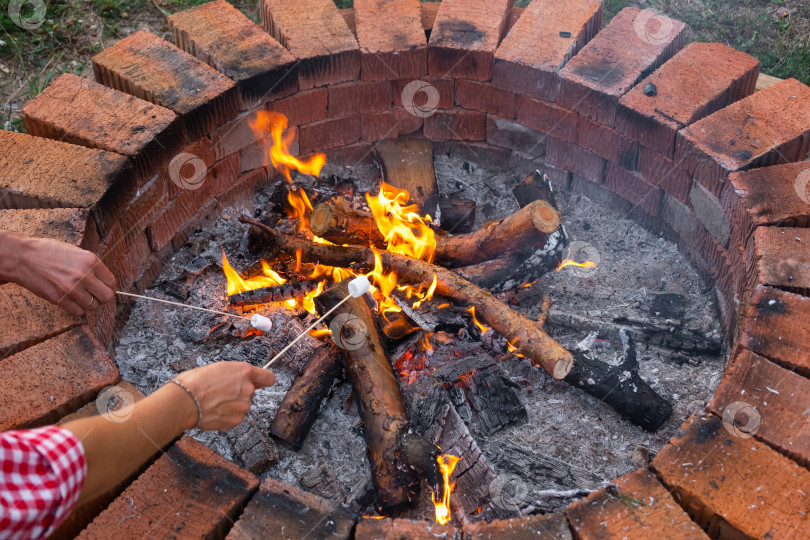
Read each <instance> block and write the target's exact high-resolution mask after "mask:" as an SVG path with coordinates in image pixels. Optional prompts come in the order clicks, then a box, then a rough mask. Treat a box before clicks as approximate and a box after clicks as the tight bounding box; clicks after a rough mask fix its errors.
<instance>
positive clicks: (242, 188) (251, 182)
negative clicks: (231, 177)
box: [217, 168, 271, 208]
mask: <svg viewBox="0 0 810 540" xmlns="http://www.w3.org/2000/svg"><path fill="white" fill-rule="evenodd" d="M270 180H271V176H270V174H268V172H267V169H265V168H259V169H254V170H252V171H248V172H243V174H241V175H240V176H239V178H238V179H237V180H236V183H235V184H234V186H233V187H232V188H230V189H228V190H227V191H224V192H222V193H220V194H219V195H217V201H219V205H220V207H221V208H227V207H229V206H231V205H233V204H236V203H237V202H239V201H242V200H244V199H246V198H248V197H250V196H251V195H253V194H254V193H256V192H257V191H259V189H261V188H262V187H264V186H268V185H270Z"/></svg>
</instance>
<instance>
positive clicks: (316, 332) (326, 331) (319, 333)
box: [309, 328, 332, 339]
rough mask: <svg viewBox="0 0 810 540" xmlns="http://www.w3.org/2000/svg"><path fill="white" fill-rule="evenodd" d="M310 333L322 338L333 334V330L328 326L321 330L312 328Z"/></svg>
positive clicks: (316, 337)
mask: <svg viewBox="0 0 810 540" xmlns="http://www.w3.org/2000/svg"><path fill="white" fill-rule="evenodd" d="M309 335H310V336H312V337H314V338H315V339H320V338H322V337H326V336H331V335H332V331H331V330H329V329H328V328H322V329H320V330H310V331H309Z"/></svg>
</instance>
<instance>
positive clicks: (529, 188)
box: [512, 170, 557, 208]
mask: <svg viewBox="0 0 810 540" xmlns="http://www.w3.org/2000/svg"><path fill="white" fill-rule="evenodd" d="M512 195H514V197H515V201H516V202H517V203H518V205H519V206H520V207H521V208H523V207H524V206H528V205H530V204H531V203H533V202H534V201H538V200H539V201H548V202H550V203H551V204H552V206H554V207H555V208H556V207H557V203H556V201H555V199H554V188H552V187H551V180H549V178H548V175H545V174H544V175H542V176H541V175H540V171H537V170H535V171H534V172H532V173H531V174H529V175H528V176H526V178H524V179H523V180H521V182H520V183H519V184H518V185H517V186H515V187H514V188H513V189H512Z"/></svg>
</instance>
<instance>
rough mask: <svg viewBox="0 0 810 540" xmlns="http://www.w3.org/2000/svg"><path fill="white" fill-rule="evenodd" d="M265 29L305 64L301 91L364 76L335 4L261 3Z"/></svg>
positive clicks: (303, 0)
mask: <svg viewBox="0 0 810 540" xmlns="http://www.w3.org/2000/svg"><path fill="white" fill-rule="evenodd" d="M259 16H260V17H261V19H262V24H263V26H264V29H265V30H266V31H267V32H268V33H269V34H270V35H271V36H273V37H274V38H275V39H276V41H278V42H279V43H281V44H282V45H284V47H286V48H287V49H288V50H289V51H290V52H291V53H292V54H293V55H294V56H295V57H296V58H298V59H299V60H300V61H301V62H300V63H299V64H298V86H299V88H301V90H306V89H308V88H313V87H316V86H325V85H327V84H335V83H340V82H345V81H353V80H356V79H358V78H359V75H360V50H359V48H358V46H357V41H356V40H355V38H354V35H353V34H352V32H351V30H349V27H348V26H346V20H345V19H344V18H343V16H342V15H341V14H340V12H339V10H338V9H337V6H336V5H335V3H334V2H333V1H332V0H300V1H298V2H290V1H289V0H259Z"/></svg>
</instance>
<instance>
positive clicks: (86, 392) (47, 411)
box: [0, 327, 118, 431]
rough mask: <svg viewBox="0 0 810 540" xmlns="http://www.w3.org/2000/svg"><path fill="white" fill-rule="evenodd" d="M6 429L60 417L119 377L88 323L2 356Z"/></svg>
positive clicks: (0, 420) (1, 413)
mask: <svg viewBox="0 0 810 540" xmlns="http://www.w3.org/2000/svg"><path fill="white" fill-rule="evenodd" d="M0 374H1V376H0V381H2V382H0V385H2V391H0V430H3V431H4V430H7V429H16V428H21V427H33V426H40V425H45V424H48V423H52V422H55V421H56V420H58V419H59V418H60V417H62V416H64V415H65V414H67V413H70V412H73V411H75V410H76V409H78V408H79V407H81V406H82V405H84V404H85V403H87V401H88V400H90V399H91V398H92V397H94V396H95V395H96V394H97V393H98V391H99V390H101V389H102V388H104V387H105V386H109V385H111V384H115V382H116V381H117V380H118V369H116V367H115V364H114V363H113V361H112V359H111V358H110V355H109V354H107V351H106V350H105V349H104V347H102V345H101V343H99V342H98V341H97V340H96V338H94V337H93V336H92V335H91V334H90V333H89V332H88V329H87V327H82V328H74V329H73V330H68V331H67V332H64V333H63V334H60V335H58V336H56V337H52V338H50V339H48V340H45V341H43V342H42V343H39V344H37V345H34V346H33V347H29V348H28V349H25V350H24V351H22V352H19V353H17V354H15V355H12V356H9V357H8V358H4V359H3V361H2V362H0Z"/></svg>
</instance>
